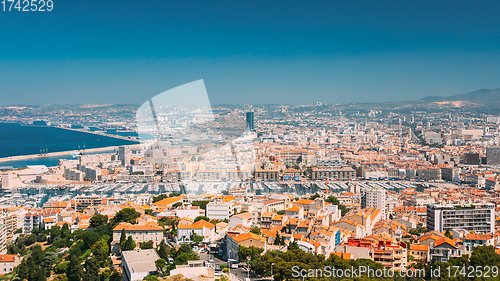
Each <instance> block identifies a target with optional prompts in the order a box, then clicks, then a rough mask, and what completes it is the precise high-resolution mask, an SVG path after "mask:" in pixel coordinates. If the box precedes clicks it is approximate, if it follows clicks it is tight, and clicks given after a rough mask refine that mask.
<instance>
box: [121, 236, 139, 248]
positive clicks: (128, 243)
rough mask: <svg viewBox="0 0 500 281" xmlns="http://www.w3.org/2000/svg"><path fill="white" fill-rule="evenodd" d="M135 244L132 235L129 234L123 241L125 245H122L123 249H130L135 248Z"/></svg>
mask: <svg viewBox="0 0 500 281" xmlns="http://www.w3.org/2000/svg"><path fill="white" fill-rule="evenodd" d="M135 246H136V244H135V241H134V239H132V236H129V237H128V238H127V241H126V242H125V247H124V249H123V251H132V250H134V249H135Z"/></svg>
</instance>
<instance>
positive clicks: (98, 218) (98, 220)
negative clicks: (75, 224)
mask: <svg viewBox="0 0 500 281" xmlns="http://www.w3.org/2000/svg"><path fill="white" fill-rule="evenodd" d="M106 223H108V216H105V215H101V214H95V215H93V216H92V217H91V218H90V226H91V227H98V226H101V225H105V224H106Z"/></svg>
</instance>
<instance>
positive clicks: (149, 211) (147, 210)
mask: <svg viewBox="0 0 500 281" xmlns="http://www.w3.org/2000/svg"><path fill="white" fill-rule="evenodd" d="M144 214H146V215H150V216H152V215H153V210H151V209H146V210H144Z"/></svg>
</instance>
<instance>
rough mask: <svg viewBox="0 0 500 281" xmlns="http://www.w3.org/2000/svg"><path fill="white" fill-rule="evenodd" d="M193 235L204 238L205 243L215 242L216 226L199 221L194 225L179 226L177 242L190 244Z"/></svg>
mask: <svg viewBox="0 0 500 281" xmlns="http://www.w3.org/2000/svg"><path fill="white" fill-rule="evenodd" d="M193 234H196V235H199V236H203V241H204V242H212V241H214V240H215V238H216V236H215V225H213V224H211V223H209V222H207V221H205V220H199V221H197V222H195V223H193V224H187V225H179V227H178V229H177V241H178V242H179V243H184V242H190V241H191V236H192V235H193Z"/></svg>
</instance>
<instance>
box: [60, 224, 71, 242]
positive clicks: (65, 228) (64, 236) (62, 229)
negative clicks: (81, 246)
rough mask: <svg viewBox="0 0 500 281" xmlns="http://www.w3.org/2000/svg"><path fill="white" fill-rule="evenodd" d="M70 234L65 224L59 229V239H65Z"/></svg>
mask: <svg viewBox="0 0 500 281" xmlns="http://www.w3.org/2000/svg"><path fill="white" fill-rule="evenodd" d="M70 234H71V229H69V225H68V224H67V223H65V224H63V226H62V228H61V238H63V239H65V238H66V237H68V236H69V235H70Z"/></svg>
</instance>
